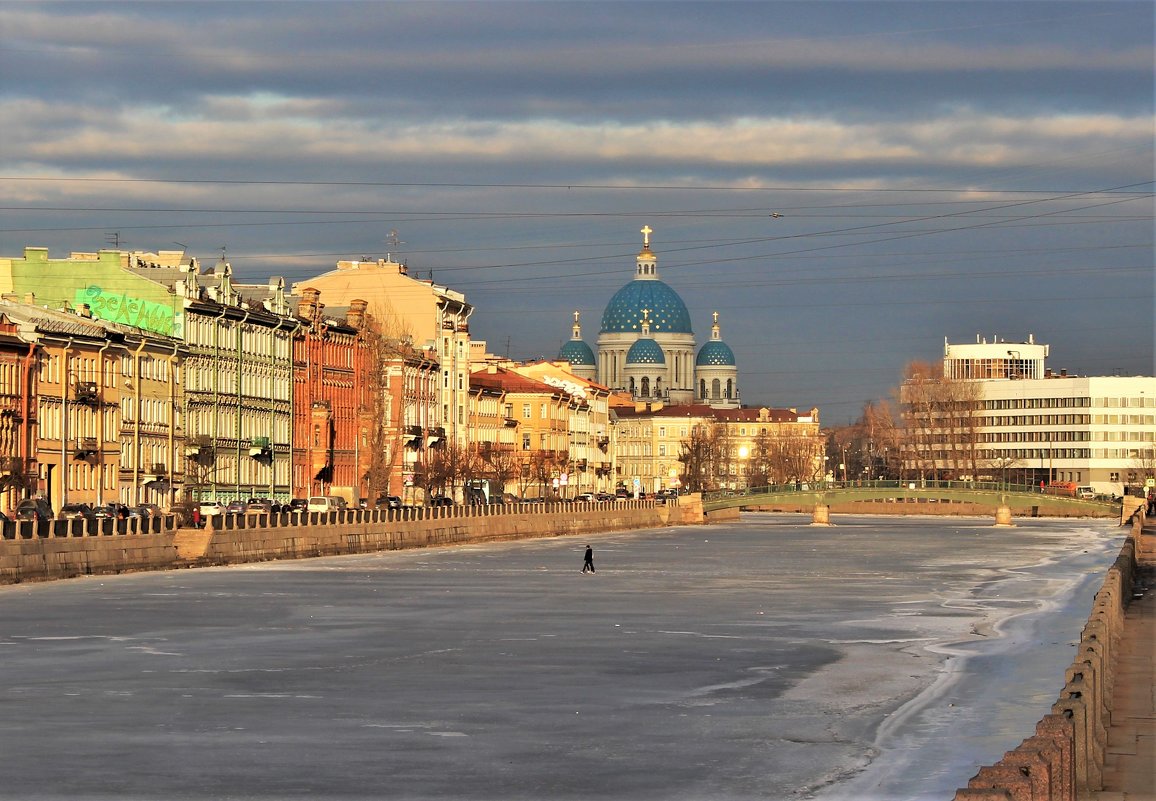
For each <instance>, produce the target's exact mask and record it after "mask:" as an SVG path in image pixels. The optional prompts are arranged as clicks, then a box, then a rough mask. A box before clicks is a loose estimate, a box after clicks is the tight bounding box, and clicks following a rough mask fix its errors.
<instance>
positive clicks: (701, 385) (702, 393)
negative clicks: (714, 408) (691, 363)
mask: <svg viewBox="0 0 1156 801" xmlns="http://www.w3.org/2000/svg"><path fill="white" fill-rule="evenodd" d="M698 397H699V400H706V379H705V378H700V379H699V380H698Z"/></svg>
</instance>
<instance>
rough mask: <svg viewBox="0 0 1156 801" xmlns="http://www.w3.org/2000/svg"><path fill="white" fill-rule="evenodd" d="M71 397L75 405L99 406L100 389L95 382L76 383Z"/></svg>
mask: <svg viewBox="0 0 1156 801" xmlns="http://www.w3.org/2000/svg"><path fill="white" fill-rule="evenodd" d="M72 397H73V400H75V401H76V402H77V403H80V404H83V405H85V406H99V405H100V389H99V387H98V386H97V385H96V382H95V381H77V382H76V389H74V390H73V396H72Z"/></svg>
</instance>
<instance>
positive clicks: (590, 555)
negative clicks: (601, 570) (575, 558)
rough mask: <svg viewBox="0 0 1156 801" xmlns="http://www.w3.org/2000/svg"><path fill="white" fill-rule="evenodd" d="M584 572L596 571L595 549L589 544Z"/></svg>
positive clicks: (583, 563) (583, 565)
mask: <svg viewBox="0 0 1156 801" xmlns="http://www.w3.org/2000/svg"><path fill="white" fill-rule="evenodd" d="M582 572H583V573H593V572H594V549H593V548H591V547H590V546H589V545H587V546H586V556H585V558H584V560H583V562H582Z"/></svg>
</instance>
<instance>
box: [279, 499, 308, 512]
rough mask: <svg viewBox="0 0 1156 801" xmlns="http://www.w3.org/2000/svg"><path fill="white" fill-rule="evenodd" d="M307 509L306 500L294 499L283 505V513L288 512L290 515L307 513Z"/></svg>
mask: <svg viewBox="0 0 1156 801" xmlns="http://www.w3.org/2000/svg"><path fill="white" fill-rule="evenodd" d="M308 509H309V499H308V498H294V499H293V500H291V501H289V503H287V504H285V511H286V512H289V513H290V514H301V513H302V512H306V511H308Z"/></svg>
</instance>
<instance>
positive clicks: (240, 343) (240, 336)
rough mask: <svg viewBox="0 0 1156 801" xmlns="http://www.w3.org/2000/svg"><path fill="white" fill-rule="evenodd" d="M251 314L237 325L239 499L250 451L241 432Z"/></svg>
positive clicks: (235, 482) (237, 484)
mask: <svg viewBox="0 0 1156 801" xmlns="http://www.w3.org/2000/svg"><path fill="white" fill-rule="evenodd" d="M250 314H252V311H251V310H250V309H245V316H244V317H243V318H241V324H240V325H239V326H237V427H236V434H237V472H236V474H235V481H234V483H233V486H234V489H235V490H236V493H237V500H238V501H239V500H241V465H242V464H243V463H244V460H243V459H242V458H241V454H242V453H245V455H246V456H247V455H248V451H249V449H248V448H245V447H243V446H242V444H241V442H242V439H243V437H242V436H241V432H242V431H243V429H244V421H243V420H242V419H241V399H242V398H243V397H244V387H243V379H244V376H245V371H244V369H243V368H244V366H245V362H244V358H243V356H242V354H244V352H245V344H244V343H245V326H246V325H248V324H249V315H250Z"/></svg>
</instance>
